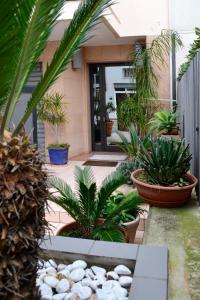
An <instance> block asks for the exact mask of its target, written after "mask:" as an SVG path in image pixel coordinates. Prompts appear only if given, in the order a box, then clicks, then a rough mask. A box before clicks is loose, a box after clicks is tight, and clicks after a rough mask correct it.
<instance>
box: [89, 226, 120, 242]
mask: <svg viewBox="0 0 200 300" xmlns="http://www.w3.org/2000/svg"><path fill="white" fill-rule="evenodd" d="M92 238H94V239H95V240H102V241H108V242H119V243H123V242H125V238H124V235H123V233H122V231H121V230H120V228H119V227H118V226H117V225H113V224H107V225H106V224H105V223H104V224H103V225H101V226H98V227H97V228H96V229H95V230H94V231H93V234H92Z"/></svg>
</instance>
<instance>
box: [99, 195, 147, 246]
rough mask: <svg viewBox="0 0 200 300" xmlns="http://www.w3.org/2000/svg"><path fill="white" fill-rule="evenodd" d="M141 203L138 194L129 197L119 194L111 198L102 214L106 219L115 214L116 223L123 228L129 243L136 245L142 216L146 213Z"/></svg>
mask: <svg viewBox="0 0 200 300" xmlns="http://www.w3.org/2000/svg"><path fill="white" fill-rule="evenodd" d="M141 203H142V199H141V197H140V196H139V195H138V193H137V192H130V193H129V194H128V195H127V196H125V195H124V194H123V193H120V192H118V193H116V194H114V195H111V196H110V197H109V199H108V200H107V204H106V206H105V208H104V210H103V213H102V216H103V218H105V219H107V218H109V217H110V216H112V215H113V213H114V214H115V217H114V218H115V221H116V222H117V223H118V224H120V226H122V228H123V230H124V232H125V236H126V240H127V241H128V242H129V243H134V240H135V235H136V231H137V228H138V225H139V223H140V214H142V213H143V212H144V210H143V209H142V208H141V207H140V204H141ZM117 212H118V213H117Z"/></svg>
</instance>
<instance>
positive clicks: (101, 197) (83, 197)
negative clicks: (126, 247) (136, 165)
mask: <svg viewBox="0 0 200 300" xmlns="http://www.w3.org/2000/svg"><path fill="white" fill-rule="evenodd" d="M74 174H75V183H76V191H75V192H73V191H72V189H71V188H70V186H69V185H68V184H67V183H66V182H64V181H63V180H62V179H59V178H56V177H50V178H49V185H50V187H53V188H55V189H56V191H57V192H59V195H58V196H55V195H54V194H52V196H51V200H52V201H53V202H55V203H56V204H58V205H60V206H61V207H62V208H64V209H65V210H66V212H67V213H68V214H69V215H70V216H72V218H74V220H75V221H76V222H77V223H78V224H79V227H80V230H81V233H80V235H81V237H84V238H96V239H105V240H110V241H119V242H121V241H123V234H122V232H121V230H120V228H119V226H118V223H117V222H116V221H115V214H113V215H112V218H107V219H106V220H105V222H104V223H103V224H100V225H99V223H98V220H99V218H100V217H101V216H102V211H103V210H104V208H105V206H106V204H107V199H108V198H109V197H110V196H111V195H112V193H113V192H114V191H115V190H116V189H117V188H118V187H119V186H121V185H122V184H124V183H125V182H126V180H127V179H126V177H125V176H123V175H122V174H121V173H119V172H114V173H112V174H111V175H109V176H108V177H107V178H106V179H105V180H104V181H103V182H102V185H101V187H100V188H99V190H97V185H96V182H95V179H94V175H93V173H92V169H91V168H89V167H85V168H84V169H81V168H80V167H76V168H75V173H74ZM116 213H118V212H116ZM80 230H79V231H80Z"/></svg>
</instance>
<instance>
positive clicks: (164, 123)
mask: <svg viewBox="0 0 200 300" xmlns="http://www.w3.org/2000/svg"><path fill="white" fill-rule="evenodd" d="M150 124H151V125H152V129H156V131H158V132H161V133H162V134H165V135H177V134H178V128H177V125H176V112H174V111H170V110H168V109H166V108H165V109H163V110H162V111H159V112H156V113H155V114H154V118H153V119H152V120H151V121H150Z"/></svg>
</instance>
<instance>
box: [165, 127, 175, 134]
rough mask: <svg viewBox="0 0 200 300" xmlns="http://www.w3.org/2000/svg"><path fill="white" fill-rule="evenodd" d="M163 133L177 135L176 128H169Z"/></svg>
mask: <svg viewBox="0 0 200 300" xmlns="http://www.w3.org/2000/svg"><path fill="white" fill-rule="evenodd" d="M163 135H178V128H172V129H171V130H169V131H167V132H166V133H163Z"/></svg>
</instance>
